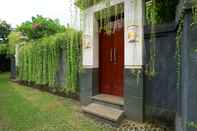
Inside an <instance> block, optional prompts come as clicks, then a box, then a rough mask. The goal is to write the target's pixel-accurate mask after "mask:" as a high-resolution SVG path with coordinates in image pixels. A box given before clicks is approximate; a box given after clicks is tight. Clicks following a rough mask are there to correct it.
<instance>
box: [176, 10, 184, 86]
mask: <svg viewBox="0 0 197 131" xmlns="http://www.w3.org/2000/svg"><path fill="white" fill-rule="evenodd" d="M183 24H184V15H183V14H181V17H180V20H179V26H178V30H177V34H176V74H177V83H176V86H177V88H180V86H181V59H182V57H181V40H182V39H181V38H182V35H183Z"/></svg>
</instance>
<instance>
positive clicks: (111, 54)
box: [110, 48, 113, 62]
mask: <svg viewBox="0 0 197 131" xmlns="http://www.w3.org/2000/svg"><path fill="white" fill-rule="evenodd" d="M110 62H113V49H112V48H111V49H110Z"/></svg>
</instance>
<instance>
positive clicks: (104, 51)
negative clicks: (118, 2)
mask: <svg viewBox="0 0 197 131" xmlns="http://www.w3.org/2000/svg"><path fill="white" fill-rule="evenodd" d="M123 31H124V29H123V26H122V27H121V28H117V29H115V31H114V32H113V33H111V34H107V33H106V32H104V31H103V32H101V33H100V34H99V80H100V93H104V94H110V95H115V96H123V70H124V32H123Z"/></svg>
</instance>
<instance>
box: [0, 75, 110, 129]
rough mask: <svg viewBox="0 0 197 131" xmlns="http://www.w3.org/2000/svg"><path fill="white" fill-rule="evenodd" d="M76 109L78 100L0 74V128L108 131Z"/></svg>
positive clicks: (78, 107)
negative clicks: (28, 85) (20, 83)
mask: <svg viewBox="0 0 197 131" xmlns="http://www.w3.org/2000/svg"><path fill="white" fill-rule="evenodd" d="M110 130H111V129H110V128H107V127H104V126H102V124H99V123H98V122H96V121H94V120H92V119H90V118H88V117H86V116H84V115H83V113H81V112H80V105H79V102H77V101H75V100H72V99H68V98H63V97H59V96H55V95H52V94H49V93H47V92H41V91H39V90H36V89H32V88H29V87H25V86H21V85H18V84H15V83H12V82H10V81H9V73H3V74H0V131H110Z"/></svg>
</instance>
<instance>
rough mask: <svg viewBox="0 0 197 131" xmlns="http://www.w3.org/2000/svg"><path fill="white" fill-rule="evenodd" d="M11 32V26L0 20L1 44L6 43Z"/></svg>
mask: <svg viewBox="0 0 197 131" xmlns="http://www.w3.org/2000/svg"><path fill="white" fill-rule="evenodd" d="M10 32H11V26H10V25H9V24H7V23H6V21H1V20H0V42H6V41H7V39H8V35H9V33H10Z"/></svg>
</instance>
